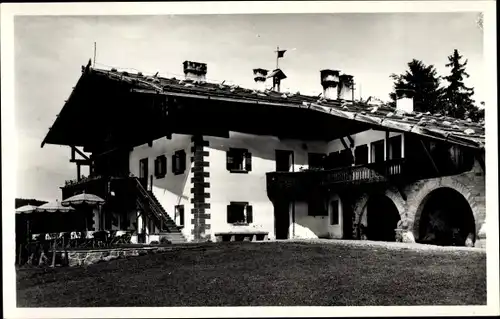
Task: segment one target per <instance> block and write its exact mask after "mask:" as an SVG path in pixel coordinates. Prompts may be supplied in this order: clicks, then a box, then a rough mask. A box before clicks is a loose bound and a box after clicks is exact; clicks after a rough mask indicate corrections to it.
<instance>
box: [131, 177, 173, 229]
mask: <svg viewBox="0 0 500 319" xmlns="http://www.w3.org/2000/svg"><path fill="white" fill-rule="evenodd" d="M134 180H135V183H134V184H135V187H136V189H137V190H138V191H139V195H140V196H141V197H142V198H143V199H145V200H146V201H147V202H148V207H145V205H144V204H143V202H142V201H141V200H140V199H137V203H138V204H139V206H140V207H141V209H143V210H144V211H146V212H149V211H150V212H152V213H153V215H155V217H156V218H157V219H158V221H159V222H160V224H167V223H168V222H169V219H168V218H167V217H166V216H165V214H164V213H163V211H162V210H161V208H160V207H158V205H157V204H156V202H155V201H154V199H153V198H152V197H151V196H150V195H149V193H148V192H147V191H146V190H145V189H144V186H143V185H142V184H141V182H140V181H139V180H138V179H137V178H134ZM148 208H149V209H148ZM161 226H162V225H160V228H162V227H161ZM160 230H162V231H163V229H160ZM167 232H170V229H169V228H168V227H167Z"/></svg>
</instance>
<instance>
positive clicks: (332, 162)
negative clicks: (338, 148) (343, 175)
mask: <svg viewBox="0 0 500 319" xmlns="http://www.w3.org/2000/svg"><path fill="white" fill-rule="evenodd" d="M337 167H340V152H331V153H330V154H328V156H327V157H326V160H325V168H326V169H333V168H337Z"/></svg>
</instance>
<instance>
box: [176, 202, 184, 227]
mask: <svg viewBox="0 0 500 319" xmlns="http://www.w3.org/2000/svg"><path fill="white" fill-rule="evenodd" d="M174 217H175V220H177V217H179V226H181V227H184V205H176V206H175V216H174Z"/></svg>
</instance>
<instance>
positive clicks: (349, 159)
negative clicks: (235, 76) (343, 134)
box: [340, 149, 354, 167]
mask: <svg viewBox="0 0 500 319" xmlns="http://www.w3.org/2000/svg"><path fill="white" fill-rule="evenodd" d="M340 163H341V167H346V166H351V165H352V163H354V158H353V156H352V151H351V150H350V149H344V150H342V151H340Z"/></svg>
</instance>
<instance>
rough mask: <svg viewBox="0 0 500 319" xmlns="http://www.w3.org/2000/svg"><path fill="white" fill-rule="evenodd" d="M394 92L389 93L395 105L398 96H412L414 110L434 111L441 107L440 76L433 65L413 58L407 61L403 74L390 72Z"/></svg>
mask: <svg viewBox="0 0 500 319" xmlns="http://www.w3.org/2000/svg"><path fill="white" fill-rule="evenodd" d="M391 78H392V79H393V80H394V92H392V93H391V94H390V97H391V99H392V100H393V102H392V103H391V104H392V106H395V104H396V103H395V102H396V100H397V99H398V98H401V97H403V96H407V97H409V98H413V103H414V111H417V112H431V113H433V114H434V113H436V112H438V111H440V109H441V107H442V96H443V90H442V88H440V80H441V79H440V77H439V76H438V75H437V72H436V69H435V68H434V66H433V65H428V66H427V65H425V64H424V63H423V62H422V61H419V60H416V59H413V60H412V61H411V62H409V63H408V70H407V71H406V72H405V73H404V74H400V75H396V74H392V75H391Z"/></svg>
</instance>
